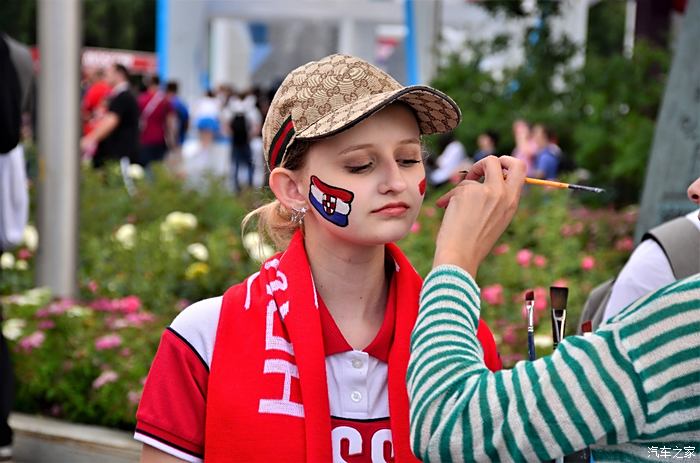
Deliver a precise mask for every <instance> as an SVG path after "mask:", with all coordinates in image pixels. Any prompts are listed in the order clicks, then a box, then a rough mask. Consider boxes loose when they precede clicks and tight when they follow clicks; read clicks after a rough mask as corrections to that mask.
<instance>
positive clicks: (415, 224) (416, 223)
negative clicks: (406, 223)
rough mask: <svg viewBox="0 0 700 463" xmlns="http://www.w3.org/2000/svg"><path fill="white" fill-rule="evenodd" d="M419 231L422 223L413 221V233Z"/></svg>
mask: <svg viewBox="0 0 700 463" xmlns="http://www.w3.org/2000/svg"><path fill="white" fill-rule="evenodd" d="M419 231H420V223H418V222H413V225H411V233H418V232H419Z"/></svg>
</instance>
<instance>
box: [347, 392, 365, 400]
mask: <svg viewBox="0 0 700 463" xmlns="http://www.w3.org/2000/svg"><path fill="white" fill-rule="evenodd" d="M350 398H351V399H352V401H353V402H359V401H360V400H362V394H360V391H352V394H350Z"/></svg>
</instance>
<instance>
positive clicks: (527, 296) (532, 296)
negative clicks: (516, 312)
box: [525, 290, 535, 302]
mask: <svg viewBox="0 0 700 463" xmlns="http://www.w3.org/2000/svg"><path fill="white" fill-rule="evenodd" d="M525 300H526V301H527V302H532V301H534V300H535V292H534V291H532V290H530V291H527V292H526V293H525Z"/></svg>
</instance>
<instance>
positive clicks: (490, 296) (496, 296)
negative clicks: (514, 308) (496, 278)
mask: <svg viewBox="0 0 700 463" xmlns="http://www.w3.org/2000/svg"><path fill="white" fill-rule="evenodd" d="M481 297H482V298H483V299H484V301H486V302H487V303H489V304H491V305H501V304H503V286H501V285H499V284H495V285H491V286H487V287H485V288H483V289H482V290H481Z"/></svg>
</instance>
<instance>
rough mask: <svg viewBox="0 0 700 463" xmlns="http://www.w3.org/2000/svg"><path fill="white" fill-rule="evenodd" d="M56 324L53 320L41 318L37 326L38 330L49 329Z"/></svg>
mask: <svg viewBox="0 0 700 463" xmlns="http://www.w3.org/2000/svg"><path fill="white" fill-rule="evenodd" d="M55 326H56V324H55V323H54V322H53V320H41V321H40V322H39V323H38V324H37V327H38V328H39V329H40V330H50V329H51V328H54V327H55Z"/></svg>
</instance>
